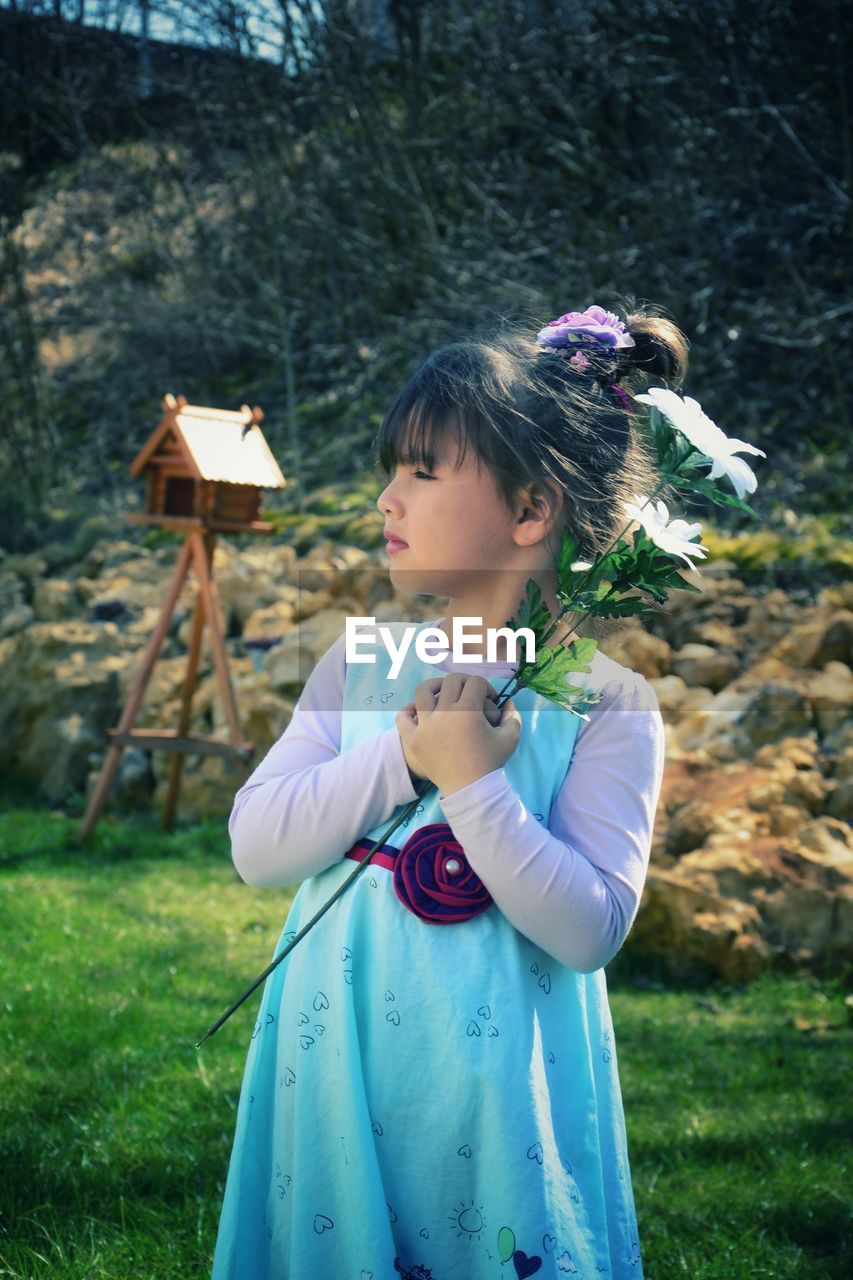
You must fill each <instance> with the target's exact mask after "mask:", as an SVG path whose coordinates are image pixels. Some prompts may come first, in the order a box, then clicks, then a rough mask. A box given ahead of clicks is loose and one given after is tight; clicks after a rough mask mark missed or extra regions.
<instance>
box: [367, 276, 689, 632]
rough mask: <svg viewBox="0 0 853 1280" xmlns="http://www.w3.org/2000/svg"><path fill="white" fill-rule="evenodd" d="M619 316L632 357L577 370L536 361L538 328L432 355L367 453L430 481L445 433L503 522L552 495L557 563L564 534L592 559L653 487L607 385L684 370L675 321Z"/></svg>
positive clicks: (505, 325)
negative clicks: (484, 482)
mask: <svg viewBox="0 0 853 1280" xmlns="http://www.w3.org/2000/svg"><path fill="white" fill-rule="evenodd" d="M617 314H618V315H619V318H620V319H622V320H623V322H624V323H625V326H626V328H627V330H628V332H629V333H630V335H631V337H632V338H633V339H634V343H635V345H634V346H633V347H628V348H623V349H620V350H618V351H616V352H614V353H612V354H610V355H599V354H598V353H597V352H595V351H592V350H585V351H584V355H585V356H586V357H587V359H588V361H589V363H588V366H587V367H585V368H578V367H576V366H575V365H572V364H570V363H569V357H570V356H571V354H572V353H571V351H569V350H567V349H557V350H553V349H549V350H544V351H543V349H542V348H541V347H540V346H539V345H538V344H537V342H536V334H537V333H538V331H539V329H540V328H542V327H543V325H542V324H540V325H538V326H536V327H534V326H530V328H528V327H527V325H526V324H525V325H524V326H523V327H522V325H521V324H519V323H518V322H515V323H511V322H507V321H500V322H498V324H497V325H496V326H495V327H493V328H491V329H489V330H481V331H479V332H478V333H476V334H475V335H474V336H473V337H472V338H470V339H468V340H467V341H461V342H452V343H450V344H448V345H446V346H443V347H441V348H440V349H438V350H437V351H434V352H433V353H432V354H431V355H429V356H427V358H426V360H424V362H423V363H422V364H421V366H420V368H419V369H418V370H417V371H416V372H415V373H414V374H413V375H412V377H411V378H410V379H409V381H408V382H407V383H406V385H405V386H404V387H403V389H402V391H401V392H400V394H399V395H398V396H397V398H396V400H395V401H394V403H393V404H392V405H391V407H390V409H389V410H388V412H387V414H386V415H385V417H384V419H383V421H382V424H381V426H380V428H379V432H378V434H377V437H376V440H375V442H374V447H375V450H376V455H377V457H378V460H379V464H380V466H381V467H382V469H383V471H385V473H386V474H388V473H390V472H391V471H392V470H393V468H394V467H395V466H396V465H397V464H398V463H400V462H407V463H413V462H414V463H416V464H420V465H425V466H426V468H427V469H431V468H432V467H433V465H434V463H435V458H436V454H437V452H438V446H439V444H440V442H441V440H442V437H444V436H445V433H446V432H450V434H451V436H455V439H456V445H457V466H459V465H461V463H462V461H463V459H464V457H465V453H466V451H467V448H468V446H470V447H471V448H473V450H474V453H475V455H476V456H477V458H478V460H479V462H480V463H482V464H485V465H486V466H487V467H488V468H489V470H490V471H491V473H492V475H493V476H494V478H495V482H496V486H497V489H498V492H499V494H500V496H501V498H502V500H503V501H504V503H505V504H506V505H507V507H508V509H509V510H510V511H512V510H513V509H514V504H515V503H516V502H517V501H518V498H519V495H520V494H521V492H522V491H524V490H526V489H528V488H529V487H535V488H536V489H537V491H538V492H539V493H543V491H544V490H547V489H549V488H550V489H551V490H552V492H553V491H554V490H556V494H557V495H559V500H560V515H559V518H558V520H557V522H556V525H555V528H554V530H553V531H552V534H551V537H550V539H549V546H552V547H553V550H554V553H555V554H556V551H557V549H558V548H559V545H560V539H561V537H562V530H563V528H564V527H567V528H568V530H569V532H570V533H571V534H572V536H573V537H574V539H575V541H576V542H577V544H578V558H579V559H584V560H593V559H595V557H596V556H597V555H598V554H600V553H601V552H602V551H604V549H605V548H606V547H607V546H608V545H609V543H610V542H611V541H612V540H613V538H614V537H615V536H616V534H617V533H618V532H619V531H620V530H621V529H622V528H624V526H625V524H626V522H627V519H628V517H627V516H626V514H625V511H624V509H623V506H622V503H623V501H632V500H633V499H634V496H635V495H636V494H640V493H645V494H648V493H651V491H652V489H653V488H654V487H655V485H656V484H657V483H659V480H660V476H659V473H658V471H657V468H656V466H655V462H654V458H653V455H652V454H651V452H650V449H649V447H648V445H647V444H646V443H645V441H644V440H643V439H641V437H640V436H639V433H638V432H637V431H636V430H635V428H634V426H633V422H632V415H631V414H629V413H627V412H626V410H625V407H624V405H623V403H622V401H621V400H620V398H619V396H618V395H617V394H616V393H615V392H614V391H613V388H612V383H613V382H614V381H618V382H619V383H621V384H623V385H624V386H625V387H626V388H627V389H628V390H637V389H639V387H638V386H637V384H638V383H642V385H643V388H645V387H646V386H648V385H649V382H650V380H654V381H662V382H663V383H664V384H666V385H674V386H675V387H676V388H677V387H679V386H680V385H681V383H682V381H683V379H684V375H685V373H686V370H687V351H688V342H687V339H686V338H685V336H684V334H683V333H682V332H681V331H680V329H678V327H677V326H676V325H675V324H674V323H673V322H672V321H671V320H668V319H666V318H665V317H664V316H662V315H660V314H658V311H657V309H655V308H652V307H650V306H648V305H641V306H637V305H635V304H634V303H633V302H632V301H627V302H626V303H625V304H624V306H623V307H622V308H621V309H620V310H617ZM544 323H545V322H543V324H544ZM596 629H597V628H595V627H593V628H592V630H596ZM605 630H606V628H605Z"/></svg>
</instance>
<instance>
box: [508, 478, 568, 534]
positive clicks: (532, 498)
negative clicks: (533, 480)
mask: <svg viewBox="0 0 853 1280" xmlns="http://www.w3.org/2000/svg"><path fill="white" fill-rule="evenodd" d="M561 506H562V503H561V501H560V498H559V495H558V493H557V490H556V488H555V487H554V486H551V485H548V484H546V483H544V482H543V483H541V484H534V485H529V486H527V487H526V488H524V489H522V490H520V491H519V494H518V497H517V499H516V520H517V523H516V526H515V531H514V534H513V536H514V538H515V541H516V542H517V543H518V544H519V545H520V546H525V547H530V546H534V545H535V544H536V543H537V542H542V541H543V540H544V539H545V538H547V536H548V534H549V533H550V532H551V530H552V529H553V528H554V526H555V525H556V524H557V523H558V521H559V519H560V511H561Z"/></svg>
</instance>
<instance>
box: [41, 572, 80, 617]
mask: <svg viewBox="0 0 853 1280" xmlns="http://www.w3.org/2000/svg"><path fill="white" fill-rule="evenodd" d="M77 603H78V602H77V592H76V590H75V587H74V584H73V583H71V582H67V581H66V580H65V579H64V578H39V579H38V581H37V582H36V583H35V585H34V587H33V613H34V614H35V616H36V618H37V619H38V620H39V622H61V621H63V619H66V618H69V617H71V616H72V615H73V614H74V613H75V612H76V609H77Z"/></svg>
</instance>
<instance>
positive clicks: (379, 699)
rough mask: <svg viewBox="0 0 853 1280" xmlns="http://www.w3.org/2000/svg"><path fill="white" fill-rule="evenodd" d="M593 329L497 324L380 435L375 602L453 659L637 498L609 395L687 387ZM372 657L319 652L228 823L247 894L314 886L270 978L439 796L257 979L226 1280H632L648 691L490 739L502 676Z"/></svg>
mask: <svg viewBox="0 0 853 1280" xmlns="http://www.w3.org/2000/svg"><path fill="white" fill-rule="evenodd" d="M572 314H576V313H572ZM584 315H585V316H586V317H587V318H589V317H591V319H590V321H589V324H588V326H587V330H586V331H585V332H584V333H583V334H581V336H582V338H583V341H582V342H581V343H579V344H577V345H575V346H574V347H573V348H571V349H570V350H558V349H547V348H546V349H543V348H542V347H541V345H539V344H538V343H537V339H536V337H534V335H533V333H528V332H525V331H523V330H521V329H518V328H513V327H511V326H508V325H503V326H502V327H500V328H499V329H498V330H497V331H496V332H494V333H492V334H490V335H483V336H480V337H478V338H475V339H472V340H470V341H465V342H457V343H453V344H451V345H449V346H446V347H444V348H442V349H441V350H439V351H436V352H434V353H433V354H432V355H430V356H429V357H428V358H427V359H426V361H425V362H424V363H423V365H422V366H421V367H420V369H418V371H417V372H416V373H415V374H414V376H413V377H412V379H411V380H410V381H409V383H408V384H407V385H406V387H405V388H404V389H403V391H402V392H401V393H400V395H399V396H398V398H397V400H396V402H395V403H394V405H393V406H392V408H391V409H390V411H389V413H388V414H387V415H386V418H385V420H384V421H383V423H382V426H381V428H380V431H379V435H378V438H377V445H378V455H379V460H380V462H381V464H382V466H383V469H384V470H385V472H386V474H387V475H389V476H391V479H390V482H389V483H388V484H387V486H386V487H385V488H384V489H383V491H382V493H381V494H380V495H379V498H378V499H377V506H378V508H379V510H380V511H381V512H382V514H383V516H384V519H385V534H386V537H387V539H388V547H387V550H388V554H389V557H390V573H391V580H392V582H393V583H394V585H395V586H397V587H399V588H401V589H402V590H404V591H408V592H412V593H418V594H427V595H430V596H437V597H440V598H441V599H443V600H445V599H446V600H447V601H448V605H447V608H446V611H445V612H444V614H443V615H442V616H441V617H440V618H437V619H435V620H433V621H431V622H430V623H429V624H424V625H429V626H431V627H433V628H438V629H439V631H441V632H443V633H444V634H445V635H446V636H447V637H448V640H449V638H450V634H451V626H452V623H453V620H454V618H461V617H466V618H476V619H477V622H478V627H477V629H478V630H480V631H481V632H482V633H483V634H485V633H486V629H487V628H488V627H501V626H504V625H505V624H506V622H507V620H508V619H509V618H511V617H512V616H513V615H514V614H515V612H516V610H517V608H518V606H519V603H520V600H521V598H522V597H523V595H524V589H525V584H526V582H527V579H528V578H530V577H533V578H535V579H536V580H537V581H538V582H539V584H540V586H541V588H542V591H543V597H544V599H545V600H546V602H547V603H548V605H549V607H550V609H551V611H552V615H553V614H555V613H556V612H558V610H559V605H558V604H557V600H556V595H555V591H556V587H557V581H556V572H555V569H554V563H555V559H554V558H555V554H556V549H557V547H558V546H559V543H560V537H561V533H562V529H563V527H564V526H566V525H567V526H568V528H569V530H570V531H571V532H572V534H573V536H574V537H575V539H576V540H577V542H578V544H579V555H580V556H582V557H583V558H584V559H587V560H591V559H593V558H594V557H595V556H596V555H597V554H598V553H600V552H601V551H603V550H604V548H605V547H606V546H607V544H608V543H609V541H610V540H611V539H612V538H613V536H614V535H615V534H616V533H617V532H618V531H619V530H621V529H622V528H623V527H624V524H625V516H624V514H623V512H622V506H621V503H622V501H623V500H626V499H630V498H632V497H633V495H634V494H635V493H638V492H650V491H651V488H652V487H653V485H654V482H655V476H654V474H653V468H652V465H651V463H650V461H649V459H648V457H647V455H646V453H645V451H644V448H643V446H642V443H641V441H640V440H639V439H638V438H637V437H636V436H635V434H634V432H633V430H632V423H631V419H630V408H631V405H630V401H629V399H628V397H627V394H626V392H625V390H624V388H623V383H624V384H627V385H628V386H630V385H631V384H632V379H636V378H637V376H638V374H639V375H640V376H642V379H643V381H646V380H647V379H648V377H649V375H657V376H658V377H660V378H663V379H664V380H665V381H669V382H675V383H678V382H680V380H681V378H682V377H683V374H684V371H685V367H686V342H685V340H684V338H683V336H682V335H681V334H680V332H679V331H678V329H677V328H676V327H675V325H673V324H672V323H671V322H669V321H667V320H665V319H663V318H661V317H658V316H655V315H652V314H650V313H649V312H648V311H638V310H635V311H634V312H633V314H631V315H629V316H628V317H627V319H626V320H625V321H624V322H623V321H621V320H619V319H618V318H617V317H616V316H614V315H612V314H611V313H605V312H603V311H602V310H601V309H600V308H590V310H589V311H588V312H587V313H584ZM601 317H607V319H606V322H605V324H604V329H605V330H607V332H603V333H602V334H598V333H596V332H595V324H594V322H595V321H598V320H600V318H601ZM608 326H609V330H608ZM480 622H482V627H480V626H479V623H480ZM405 625H406V624H404V623H398V624H393V625H392V632H393V633H394V635H395V638H396V639H397V641H398V642H399V640H400V639H401V634H402V629H403V627H404V626H405ZM566 631H567V628H566V627H565V626H562V625H561V628H560V630H559V631H558V633H557V636H556V638H557V639H565V638H566ZM398 632H399V634H398ZM471 647H473V648H475V650H476V646H469V648H471ZM482 652H483V650H482V648H481V650H480V655H479V657H481V655H482ZM374 656H375V658H376V661H375V662H374V663H370V662H365V661H361V662H358V663H354V662H350V663H347V662H346V661H345V648H344V637H343V636H341V638H340V640H338V641H337V642H336V643H335V644H333V645H332V646H331V648H330V649H329V650H328V651H327V653H326V654H325V655H324V656H323V657H322V658H321V660H320V661H319V663H318V664H317V667H316V669H315V670H314V672H313V673H312V675H311V677H310V678H309V679H308V681H307V682H306V684H305V688H304V690H303V693H302V696H301V698H300V700H299V703H298V704H297V707H296V710H295V711H294V715H293V719H292V720H291V723H290V724H289V725H288V728H287V730H286V731H285V733H284V735H283V737H282V738H281V739H280V741H279V742H278V743H277V744H276V745H275V746H274V747H273V748H272V750H271V751H270V752H269V754H268V755H267V757H266V759H265V760H264V761H263V762H262V763H261V764H260V766H259V767H258V768H257V769H256V770H255V772H254V773H253V774H252V776H251V777H250V778H249V780H248V782H247V783H246V784H245V786H243V787H242V789H241V790H240V791H239V792H238V794H237V797H236V799H235V802H234V808H233V812H232V815H231V820H230V825H229V829H230V833H231V839H232V845H233V858H234V863H235V865H236V867H237V870H238V871H239V873H240V875H241V876H242V878H243V879H244V880H245V881H246V882H247V883H249V884H251V885H255V886H269V887H274V886H281V885H288V884H294V883H297V882H299V881H301V882H302V883H301V885H300V888H299V890H298V891H297V893H296V896H295V898H294V901H293V905H292V907H291V909H290V912H289V914H288V917H287V919H286V921H285V924H284V929H283V932H282V936H281V939H280V941H279V945H278V946H277V948H276V951H278V950H280V949H281V948H282V947H283V946H284V945H286V943H287V942H288V941H289V940H290V939H291V938H292V937H293V936H294V935H295V933H296V931H297V930H298V929H300V928H301V927H302V926H303V925H304V924H305V923H306V921H307V920H308V919H310V917H311V916H312V915H313V914H314V913H315V912H316V911H317V910H318V909H319V908H320V906H322V905H323V903H324V902H326V901H327V900H328V898H329V897H330V896H331V894H332V893H333V892H334V890H335V889H336V888H337V887H338V885H339V884H340V883H341V882H342V881H343V880H344V879H345V878H346V877H347V876H348V875H350V873H351V872H352V870H353V867H354V864H355V860H358V859H359V858H361V857H362V856H363V854H364V852H365V850H366V849H368V848H370V846H371V845H372V844H373V843H374V842H375V841H376V840H377V839H378V837H379V836H380V835H381V833H382V832H383V831H384V830H385V829H386V828H387V826H388V825H389V822H390V821H391V820H392V819H393V818H394V816H395V815H397V814H398V813H399V811H400V810H401V809H402V808H404V807H405V806H406V805H407V804H408V803H409V802H410V801H412V800H414V799H416V797H417V794H418V791H419V790H420V785H419V784H420V783H421V779H423V778H429V779H430V780H431V781H432V782H434V783H435V784H436V788H437V790H433V789H430V790H428V791H427V793H426V794H425V795H423V796H422V798H421V802H420V804H419V805H418V807H417V809H416V811H415V813H414V814H413V815H412V816H411V817H409V818H408V819H407V820H406V823H405V825H401V826H400V827H399V828H398V829H397V830H396V831H395V832H394V834H393V836H392V838H391V840H390V842H389V843H388V844H386V845H384V846H383V847H382V848H381V849H380V850H378V851H377V852H376V853H375V854H374V855H373V857H372V860H371V861H372V865H371V867H370V868H369V869H368V870H367V871H366V872H365V874H364V875H362V876H360V877H359V878H358V879H357V880H356V881H355V883H354V884H353V885H352V886H351V887H350V888H349V889H348V890H347V892H346V893H345V894H344V895H343V896H342V897H341V898H340V900H339V901H338V902H336V903H335V904H334V906H333V907H332V908H331V910H330V911H329V912H328V913H327V914H326V915H325V916H323V918H322V919H321V920H320V921H319V922H318V924H317V925H316V926H315V927H314V928H313V929H312V931H311V932H310V933H309V934H308V936H307V937H306V938H305V939H304V940H303V941H302V942H300V943H299V944H298V945H297V947H296V948H295V949H294V951H293V952H292V953H291V954H290V955H289V956H288V957H287V958H286V959H285V960H284V961H283V962H282V963H281V964H280V965H279V966H278V968H277V969H276V970H275V971H274V972H273V974H272V975H271V976H270V978H269V979H268V980H267V983H266V987H265V990H264V996H263V1000H262V1003H261V1008H260V1014H259V1017H258V1019H257V1022H256V1024H255V1028H254V1032H253V1036H252V1042H251V1045H250V1048H249V1055H248V1061H247V1064H246V1071H245V1077H244V1081H243V1088H242V1093H241V1097H240V1103H239V1109H238V1114H237V1124H236V1135H235V1139H234V1147H233V1152H232V1156H231V1163H230V1168H229V1171H228V1179H227V1184H226V1188H225V1198H224V1204H223V1209H222V1216H221V1221H220V1226H219V1236H218V1240H217V1245H216V1251H215V1255H214V1263H213V1277H214V1280H318V1278H320V1277H322V1278H323V1280H397V1278H398V1277H409V1280H487V1278H489V1280H491V1278H492V1277H494V1278H497V1277H506V1276H510V1277H513V1278H514V1277H519V1278H523V1277H526V1276H532V1275H539V1276H541V1277H543V1278H544V1277H551V1278H554V1277H561V1278H562V1277H564V1276H566V1275H577V1276H583V1277H593V1276H596V1277H598V1276H606V1277H611V1278H616V1280H622V1278H624V1277H628V1276H630V1277H632V1278H634V1280H638V1278H639V1277H641V1276H642V1263H641V1257H640V1246H639V1238H638V1231H637V1222H636V1215H635V1206H634V1200H633V1193H632V1187H631V1177H630V1169H629V1162H628V1152H627V1146H626V1135H625V1123H624V1117H623V1110H622V1099H621V1092H620V1085H619V1077H618V1071H617V1061H616V1046H615V1041H614V1033H613V1025H612V1021H611V1016H610V1010H609V1006H608V999H607V987H606V981H605V974H604V966H605V965H606V964H607V963H608V962H609V961H610V960H611V959H612V958H613V956H614V955H615V954H616V952H617V951H618V950H619V948H620V947H621V945H622V943H623V941H624V940H625V937H626V934H627V933H628V930H629V929H630V927H631V924H632V922H633V920H634V917H635V915H636V912H637V908H638V905H639V901H640V895H641V892H642V888H643V882H644V879H645V874H646V868H647V866H648V859H649V852H650V845H651V836H652V828H653V823H654V816H655V810H656V807H657V801H658V795H659V791H660V784H661V778H662V773H663V762H664V732H663V723H662V719H661V715H660V710H659V707H658V703H657V699H656V697H655V694H654V691H653V689H652V688H651V686H650V685H649V684H648V683H647V682H646V680H645V679H644V678H643V677H642V676H640V675H638V674H636V673H634V672H632V671H630V670H628V669H627V668H625V667H623V666H621V665H620V664H618V663H617V662H615V661H613V660H612V659H610V658H608V657H606V656H604V655H603V654H602V653H601V652H600V651H598V652H596V654H595V657H594V659H593V661H592V663H591V672H590V673H589V674H579V675H576V676H573V677H572V681H573V682H574V683H576V684H581V685H586V687H588V688H590V689H591V690H593V691H597V692H599V693H600V695H601V696H600V700H599V701H598V703H597V704H596V705H595V706H594V707H593V708H592V709H591V710H590V712H589V715H588V719H586V720H584V719H581V718H579V717H578V716H576V715H574V714H572V713H571V712H570V711H568V710H567V709H566V708H564V707H561V706H559V705H558V704H556V703H553V702H550V701H548V700H546V699H544V698H542V697H541V696H540V695H538V694H535V693H533V692H532V691H531V690H529V689H520V690H518V691H517V693H516V694H515V695H514V696H513V698H512V699H510V700H509V701H507V702H505V703H504V705H503V707H502V708H501V710H500V712H497V708H496V707H495V706H494V702H495V699H496V697H497V691H498V690H499V689H500V688H502V687H503V686H504V685H505V684H506V683H507V680H508V679H509V678H510V677H511V675H512V673H513V671H514V670H515V669H516V665H517V664H516V663H514V662H512V661H511V660H510V659H511V658H512V655H511V654H510V653H509V652H506V653H505V654H502V655H501V656H502V657H505V658H506V660H505V661H498V662H495V663H490V664H486V663H484V662H483V661H482V660H479V657H478V658H477V659H473V660H471V661H468V662H465V663H459V662H456V663H454V662H453V661H452V660H451V659H450V658H447V659H445V660H444V661H442V662H441V663H440V664H439V665H438V666H436V665H432V664H428V663H425V662H423V661H422V660H421V659H420V658H419V657H418V656H417V654H416V651H415V646H414V644H411V645H410V646H409V648H408V650H407V651H406V657H405V660H404V662H403V666H402V669H401V670H400V671H399V674H398V675H397V677H396V679H389V678H388V675H389V668H390V661H391V659H390V656H389V654H388V653H387V651H386V650H385V649H384V647H383V646H381V645H380V646H377V648H376V651H375V654H374ZM416 788H417V789H416Z"/></svg>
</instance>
